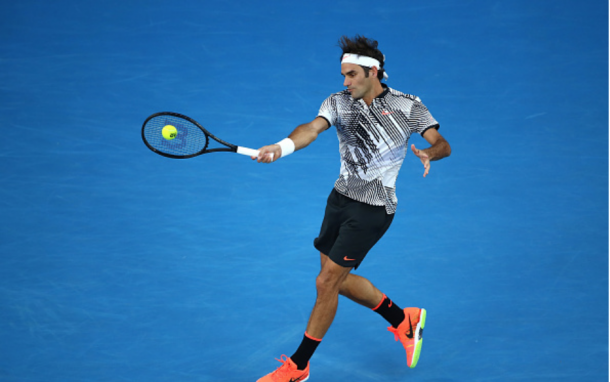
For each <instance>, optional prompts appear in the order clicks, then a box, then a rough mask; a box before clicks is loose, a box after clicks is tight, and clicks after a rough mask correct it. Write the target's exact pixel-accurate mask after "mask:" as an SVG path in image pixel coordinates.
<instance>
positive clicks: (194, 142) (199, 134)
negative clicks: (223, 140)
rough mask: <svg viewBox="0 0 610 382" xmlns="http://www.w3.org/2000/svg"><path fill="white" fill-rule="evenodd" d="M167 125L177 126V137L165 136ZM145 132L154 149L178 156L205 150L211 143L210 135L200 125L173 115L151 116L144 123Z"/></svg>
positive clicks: (145, 136)
mask: <svg viewBox="0 0 610 382" xmlns="http://www.w3.org/2000/svg"><path fill="white" fill-rule="evenodd" d="M167 125H171V126H174V127H175V128H176V130H177V134H176V137H175V138H173V139H166V138H165V137H164V136H163V128H164V127H165V126H167ZM143 134H144V138H145V140H146V142H147V143H148V145H149V146H150V147H152V148H153V149H154V150H156V151H158V152H161V153H164V154H168V155H173V156H176V157H188V156H191V155H195V154H197V153H199V152H201V151H203V150H205V149H206V148H207V146H208V143H209V140H208V137H207V136H206V135H205V133H204V132H203V131H201V129H200V128H199V127H197V126H196V125H195V124H193V123H191V122H189V121H188V120H185V119H183V118H179V117H174V116H172V115H159V116H157V117H153V118H151V119H150V120H148V121H147V122H146V124H145V125H144V128H143Z"/></svg>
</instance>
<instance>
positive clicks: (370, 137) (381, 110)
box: [318, 84, 439, 214]
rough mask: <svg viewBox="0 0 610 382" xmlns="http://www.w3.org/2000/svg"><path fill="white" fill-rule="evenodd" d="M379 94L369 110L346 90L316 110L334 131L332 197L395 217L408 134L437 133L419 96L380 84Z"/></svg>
mask: <svg viewBox="0 0 610 382" xmlns="http://www.w3.org/2000/svg"><path fill="white" fill-rule="evenodd" d="M382 86H383V88H384V91H383V93H381V94H380V95H379V96H378V97H377V98H375V99H374V100H373V102H372V103H371V105H370V106H368V105H367V104H366V103H365V102H364V101H363V100H362V99H360V100H354V99H353V98H352V96H351V94H350V93H349V91H347V90H344V91H342V92H339V93H335V94H332V95H331V96H330V97H328V98H327V99H326V100H325V101H324V102H323V103H322V106H321V107H320V112H319V113H318V116H319V117H322V118H324V119H326V120H327V121H328V123H329V124H330V125H331V126H335V127H336V128H337V136H338V137H339V151H340V154H341V172H340V175H339V179H337V181H336V182H335V189H336V190H337V192H339V193H341V194H343V195H345V196H347V197H348V198H351V199H354V200H357V201H359V202H362V203H366V204H370V205H373V206H385V209H386V212H387V213H388V214H393V213H395V212H396V206H397V204H398V198H397V197H396V178H397V177H398V171H399V170H400V167H401V166H402V163H403V161H404V159H405V156H406V154H407V143H408V141H409V137H410V136H411V134H412V133H419V134H421V135H423V134H424V132H425V131H426V130H428V129H430V128H435V129H438V128H439V124H438V122H437V121H436V120H435V119H434V117H432V115H431V114H430V112H429V111H428V109H427V108H426V106H424V104H423V103H422V102H421V101H420V99H419V97H416V96H413V95H408V94H404V93H401V92H399V91H397V90H394V89H392V88H389V87H387V86H386V85H385V84H382Z"/></svg>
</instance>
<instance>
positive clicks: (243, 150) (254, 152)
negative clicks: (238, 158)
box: [237, 146, 258, 157]
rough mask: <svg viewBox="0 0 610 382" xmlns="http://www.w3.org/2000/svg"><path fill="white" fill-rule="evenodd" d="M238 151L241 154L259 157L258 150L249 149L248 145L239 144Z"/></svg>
mask: <svg viewBox="0 0 610 382" xmlns="http://www.w3.org/2000/svg"><path fill="white" fill-rule="evenodd" d="M237 153H238V154H241V155H247V156H249V157H257V156H258V150H254V149H249V148H247V147H241V146H237Z"/></svg>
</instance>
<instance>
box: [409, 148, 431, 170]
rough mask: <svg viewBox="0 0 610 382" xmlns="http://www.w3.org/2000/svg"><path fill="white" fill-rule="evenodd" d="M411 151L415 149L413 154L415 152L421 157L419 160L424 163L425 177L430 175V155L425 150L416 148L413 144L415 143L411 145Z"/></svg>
mask: <svg viewBox="0 0 610 382" xmlns="http://www.w3.org/2000/svg"><path fill="white" fill-rule="evenodd" d="M411 151H413V154H415V155H416V156H417V157H418V158H419V160H421V162H422V164H423V165H424V178H425V177H426V175H428V172H429V171H430V157H429V156H428V154H426V153H425V152H424V151H423V150H419V149H416V148H415V145H413V144H412V145H411Z"/></svg>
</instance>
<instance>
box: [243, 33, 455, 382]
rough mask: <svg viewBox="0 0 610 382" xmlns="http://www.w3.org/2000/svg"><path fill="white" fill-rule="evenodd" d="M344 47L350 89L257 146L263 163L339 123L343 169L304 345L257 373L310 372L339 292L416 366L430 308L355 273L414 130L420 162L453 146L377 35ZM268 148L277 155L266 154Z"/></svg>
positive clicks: (326, 224) (392, 205) (285, 377)
mask: <svg viewBox="0 0 610 382" xmlns="http://www.w3.org/2000/svg"><path fill="white" fill-rule="evenodd" d="M339 46H340V47H341V49H342V50H343V54H342V55H341V74H342V75H343V76H344V78H345V81H344V83H343V85H344V86H345V87H346V88H347V89H346V90H344V91H342V92H339V93H335V94H332V95H331V96H330V97H328V98H327V99H326V100H325V101H324V102H323V103H322V106H321V108H320V111H319V113H318V116H317V117H316V118H315V119H314V120H313V121H311V122H309V123H306V124H303V125H300V126H298V127H297V128H296V129H295V130H294V131H293V132H292V133H291V134H290V135H289V136H288V138H285V139H283V140H282V141H280V142H278V143H277V144H273V145H269V146H264V147H262V148H260V153H259V156H258V157H256V158H254V157H253V159H256V160H257V161H258V162H264V163H270V162H273V161H275V160H278V159H279V158H282V157H285V156H287V155H289V154H291V153H293V152H294V151H296V150H300V149H302V148H304V147H306V146H307V145H309V144H310V143H312V142H313V141H314V140H315V139H316V138H317V137H318V134H320V133H322V132H323V131H325V130H327V129H328V128H330V126H335V127H336V128H337V135H338V137H339V151H340V154H341V171H340V175H339V179H337V181H336V182H335V185H334V188H333V190H332V191H331V193H330V196H329V197H328V201H327V205H326V211H325V215H324V220H323V221H322V227H321V230H320V234H319V236H318V237H317V238H316V239H315V240H314V246H315V248H316V249H317V250H318V251H320V259H321V270H320V273H319V275H318V276H317V278H316V289H317V298H316V302H315V305H314V307H313V310H312V312H311V315H310V317H309V322H308V323H307V328H306V330H305V334H304V336H303V339H302V341H301V344H300V345H299V347H298V348H297V349H296V351H295V352H294V354H293V355H292V356H290V357H287V356H285V355H282V356H281V357H280V359H279V360H278V361H280V362H281V363H282V365H281V366H280V367H279V368H278V369H276V370H275V371H274V372H272V373H270V374H268V375H266V376H264V377H263V378H261V379H259V380H258V382H302V381H305V380H307V379H308V378H309V360H310V358H311V357H312V355H313V354H314V351H315V350H316V348H317V347H318V345H319V344H320V342H321V341H322V338H324V335H325V334H326V332H327V330H328V329H329V327H330V325H331V323H332V322H333V319H334V317H335V313H336V311H337V305H338V299H339V294H341V295H343V296H345V297H348V298H349V299H351V300H353V301H355V302H357V303H358V304H361V305H363V306H365V307H367V308H370V309H372V310H373V311H375V312H377V313H379V314H380V315H381V316H382V317H383V318H384V319H386V320H387V321H388V322H389V324H390V327H389V328H388V330H389V331H390V332H392V333H393V334H394V336H395V340H397V341H398V340H400V342H401V343H402V345H403V346H404V348H405V350H406V353H407V365H408V366H409V367H411V368H413V367H415V365H417V362H418V359H419V356H420V352H421V345H422V332H423V328H424V325H425V322H426V310H425V309H421V308H416V307H410V308H405V309H401V308H399V306H398V305H397V304H396V303H395V302H394V301H392V300H391V299H390V298H389V297H387V296H386V295H385V294H383V293H382V292H381V291H380V290H379V289H377V288H376V287H375V286H374V285H373V284H372V283H371V282H370V281H369V280H367V279H366V278H364V277H362V276H358V275H355V274H352V273H350V272H351V270H352V269H356V268H358V266H359V265H360V264H361V263H362V260H363V259H364V257H365V256H366V254H367V253H368V252H369V250H370V249H371V248H372V247H373V245H375V243H377V241H378V240H379V239H380V238H381V237H382V236H383V235H384V233H385V232H386V231H387V229H388V228H389V227H390V224H391V223H392V219H393V218H394V213H395V212H396V205H397V198H396V177H397V176H398V171H399V170H400V167H401V166H402V163H403V161H404V158H405V155H406V153H407V143H408V140H409V137H410V136H411V134H413V133H418V134H421V135H422V136H423V137H424V139H425V140H426V141H427V142H428V143H429V144H430V147H428V148H426V149H424V150H420V149H417V148H416V147H415V145H411V150H412V151H413V153H414V154H415V155H416V156H417V157H418V158H419V159H420V160H421V162H422V164H423V166H424V177H425V176H427V175H428V173H429V171H430V162H431V161H435V160H438V159H441V158H444V157H447V156H449V154H450V153H451V148H450V146H449V144H448V143H447V141H446V140H445V139H444V138H443V137H442V136H441V135H440V134H439V132H438V129H439V124H438V122H437V121H436V120H435V119H434V118H433V117H432V115H431V114H430V112H429V111H428V109H427V108H426V107H425V106H424V104H423V103H422V102H421V101H420V99H419V98H418V97H415V96H412V95H408V94H404V93H401V92H399V91H397V90H394V89H391V88H389V87H388V86H386V85H385V84H383V83H382V82H381V81H382V80H383V79H387V78H388V75H387V74H386V72H385V70H384V68H383V67H384V60H385V57H384V55H383V54H382V53H381V52H380V51H379V49H378V48H377V46H378V43H377V41H375V40H371V39H368V38H366V37H363V36H355V37H354V38H348V37H345V36H343V37H342V38H341V39H340V40H339ZM269 153H272V154H273V156H270V155H268V154H269Z"/></svg>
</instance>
